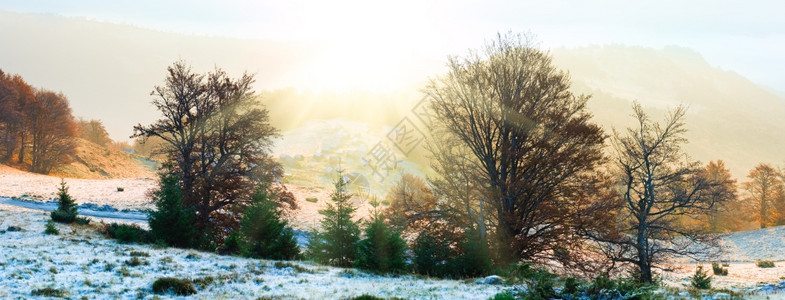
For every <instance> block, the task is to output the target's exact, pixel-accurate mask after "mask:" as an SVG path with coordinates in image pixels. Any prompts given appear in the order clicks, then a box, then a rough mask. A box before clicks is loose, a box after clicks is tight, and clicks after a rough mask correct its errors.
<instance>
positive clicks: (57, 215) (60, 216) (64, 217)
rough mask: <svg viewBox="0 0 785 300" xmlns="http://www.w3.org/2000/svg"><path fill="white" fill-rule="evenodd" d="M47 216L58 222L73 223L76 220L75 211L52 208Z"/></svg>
mask: <svg viewBox="0 0 785 300" xmlns="http://www.w3.org/2000/svg"><path fill="white" fill-rule="evenodd" d="M49 216H51V217H52V220H53V221H55V222H58V223H73V222H74V221H76V213H74V212H71V211H62V210H53V211H52V212H51V213H50V214H49Z"/></svg>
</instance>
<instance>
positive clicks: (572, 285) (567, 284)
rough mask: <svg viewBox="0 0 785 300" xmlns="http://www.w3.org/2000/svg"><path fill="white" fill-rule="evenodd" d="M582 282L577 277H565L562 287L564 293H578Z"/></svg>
mask: <svg viewBox="0 0 785 300" xmlns="http://www.w3.org/2000/svg"><path fill="white" fill-rule="evenodd" d="M579 284H580V282H578V279H576V278H575V277H572V276H570V277H567V278H565V279H564V288H563V289H562V294H568V295H574V294H576V293H578V287H579Z"/></svg>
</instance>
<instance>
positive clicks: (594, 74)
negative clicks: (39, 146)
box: [0, 12, 785, 181]
mask: <svg viewBox="0 0 785 300" xmlns="http://www.w3.org/2000/svg"><path fill="white" fill-rule="evenodd" d="M0 39H1V40H2V41H3V42H2V46H1V47H0V68H2V69H3V70H4V71H6V72H9V73H19V74H20V75H22V76H23V77H24V78H25V79H26V80H27V81H28V82H30V83H31V84H32V85H35V86H45V87H47V88H49V89H53V90H56V91H63V92H64V93H65V94H66V95H67V96H68V98H69V99H70V101H71V106H72V107H73V109H74V114H75V115H77V116H83V117H87V118H96V119H101V120H102V121H103V122H104V124H105V125H106V128H107V130H108V131H109V132H110V134H111V136H112V138H113V139H116V140H124V139H126V138H127V137H128V135H130V134H131V127H132V126H133V125H135V124H137V123H143V124H148V123H150V122H152V121H153V120H155V119H156V118H157V117H158V115H159V114H158V113H157V112H156V111H155V110H154V109H153V107H152V105H150V100H151V98H150V96H149V92H150V90H152V88H153V86H155V85H157V84H160V83H161V82H162V80H163V78H164V76H165V68H166V67H167V66H169V65H171V63H172V62H174V61H175V60H177V59H184V60H186V61H188V62H190V63H192V64H194V69H195V70H196V71H197V72H200V73H201V72H205V71H209V70H211V69H212V68H213V67H214V66H220V67H222V68H224V69H225V70H226V71H227V72H228V73H229V74H231V75H232V76H237V75H239V74H240V73H241V72H242V71H244V70H248V71H250V72H255V73H257V77H256V78H257V85H256V86H257V91H260V95H261V97H262V99H263V102H264V103H266V104H267V106H268V108H269V109H270V113H271V121H272V123H273V125H275V126H277V127H279V128H281V129H283V130H294V129H297V128H298V127H300V126H302V125H303V124H304V123H305V122H306V121H308V120H313V119H334V118H344V119H347V120H356V121H361V122H366V123H368V124H369V125H370V128H369V129H371V131H373V132H377V131H381V129H383V128H389V127H385V126H393V125H395V124H396V123H397V122H398V121H399V120H401V119H402V118H404V117H406V116H410V111H409V110H410V109H411V108H412V107H413V106H414V105H415V104H416V103H417V102H418V101H419V100H420V98H421V95H420V94H419V92H418V90H417V87H413V88H407V89H402V90H400V91H399V92H395V93H384V94H382V93H373V92H347V93H331V92H310V91H307V90H301V89H297V88H288V89H286V88H282V87H285V86H295V87H297V85H298V84H302V83H303V82H305V81H307V78H308V77H307V74H308V70H309V69H308V68H309V67H312V66H313V65H314V62H315V61H318V59H320V57H319V53H320V52H319V51H320V49H319V48H318V47H314V45H307V44H303V43H296V42H281V41H258V40H243V39H231V38H222V37H205V36H194V35H185V34H175V33H164V32H157V31H153V30H147V29H141V28H137V27H133V26H128V25H116V24H106V23H100V22H94V21H88V20H83V19H69V18H64V17H59V16H51V15H35V14H18V13H7V12H0ZM477 46H478V47H479V46H481V45H480V44H478V45H477ZM552 53H553V55H554V62H555V63H556V64H557V65H558V66H560V67H561V68H563V69H566V70H568V71H569V72H570V74H571V76H572V81H573V89H574V90H575V91H576V92H579V93H587V94H592V95H593V97H592V100H590V102H589V108H590V109H591V110H592V112H593V113H594V115H595V120H596V121H597V122H598V123H600V124H602V125H603V126H604V127H605V128H607V130H608V133H610V132H611V128H617V129H623V128H624V127H625V126H627V125H628V124H629V122H630V121H631V120H632V119H631V118H630V112H631V109H630V104H631V101H633V100H638V101H640V102H641V103H642V104H643V105H644V106H646V107H648V109H649V110H650V111H651V112H652V118H654V119H656V120H660V119H662V118H663V116H664V112H665V110H666V109H667V108H669V107H673V106H675V105H677V104H679V103H684V104H687V105H689V107H690V109H689V114H688V116H687V124H688V128H689V130H690V131H689V133H688V138H689V140H690V143H689V145H688V146H687V151H688V153H689V154H690V155H691V156H692V157H693V158H694V159H698V160H701V161H703V162H704V163H706V162H708V161H709V160H716V159H722V160H724V161H725V162H726V165H727V166H728V167H729V168H730V169H731V171H732V172H733V174H734V176H736V177H737V178H739V179H740V181H743V180H745V178H744V177H745V176H746V174H747V172H748V171H749V170H750V169H751V168H753V167H754V166H755V164H757V163H759V162H768V163H773V164H778V165H781V164H782V163H783V161H785V155H783V150H782V149H785V124H783V122H782V121H781V120H782V118H783V116H785V99H784V98H783V96H782V92H777V91H774V90H771V89H767V88H763V87H760V86H758V85H756V84H755V83H753V82H750V81H749V80H747V79H746V78H744V77H742V76H740V75H739V74H737V73H734V72H733V71H729V70H722V69H720V68H717V67H714V66H711V65H710V64H708V63H707V62H706V61H705V60H704V59H703V58H702V57H701V55H700V54H698V53H695V52H693V51H691V50H689V49H684V48H679V47H666V48H664V49H650V48H642V47H630V46H622V45H610V46H592V47H583V48H577V49H554V50H553V51H552ZM456 54H460V53H456ZM380 59H384V58H380ZM446 59H447V58H446V57H445V58H444V61H446ZM417 63H422V62H417V61H412V64H417ZM431 63H433V64H434V65H439V63H438V62H436V63H434V62H428V64H431ZM410 67H411V66H401V68H404V69H407V70H409V69H412V70H413V69H417V68H410ZM424 69H427V68H424V67H423V68H419V69H418V70H421V71H422V70H424ZM438 70H441V69H434V71H433V72H434V73H431V74H420V73H418V74H411V76H410V77H411V78H412V80H413V81H415V82H423V81H425V80H426V79H427V78H428V77H429V76H436V75H438V74H437V72H439V71H438ZM319 71H320V72H322V71H324V70H319ZM328 71H329V70H328ZM75 74H78V75H75ZM304 74H305V75H304ZM778 94H779V95H778ZM382 135H383V133H382ZM380 137H381V136H380ZM371 142H375V141H371ZM294 154H297V153H292V155H294ZM99 173H100V172H99Z"/></svg>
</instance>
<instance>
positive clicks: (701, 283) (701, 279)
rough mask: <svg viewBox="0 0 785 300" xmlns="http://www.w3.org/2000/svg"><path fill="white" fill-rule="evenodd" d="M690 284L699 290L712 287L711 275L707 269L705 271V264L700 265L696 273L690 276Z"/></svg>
mask: <svg viewBox="0 0 785 300" xmlns="http://www.w3.org/2000/svg"><path fill="white" fill-rule="evenodd" d="M690 284H691V285H692V287H694V288H696V289H699V290H708V289H711V277H710V276H709V274H707V273H706V271H703V266H698V268H697V269H695V274H694V275H692V276H691V277H690Z"/></svg>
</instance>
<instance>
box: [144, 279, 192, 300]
mask: <svg viewBox="0 0 785 300" xmlns="http://www.w3.org/2000/svg"><path fill="white" fill-rule="evenodd" d="M169 291H171V292H172V293H174V294H175V295H178V296H188V295H193V294H196V288H194V285H193V284H192V283H191V282H190V281H188V280H187V279H180V278H173V277H162V278H158V279H156V280H155V282H153V292H154V293H156V294H163V293H168V292H169Z"/></svg>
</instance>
